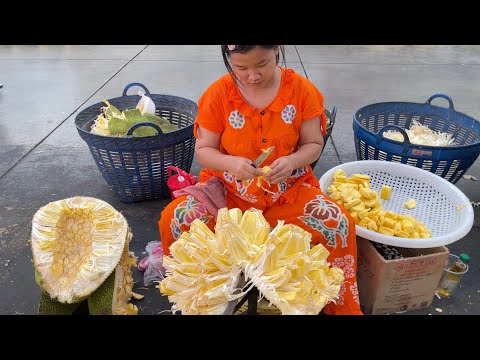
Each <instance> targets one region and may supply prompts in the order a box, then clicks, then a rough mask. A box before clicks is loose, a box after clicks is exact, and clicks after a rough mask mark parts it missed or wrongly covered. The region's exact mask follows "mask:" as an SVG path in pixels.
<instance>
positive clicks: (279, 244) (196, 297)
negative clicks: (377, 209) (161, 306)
mask: <svg viewBox="0 0 480 360" xmlns="http://www.w3.org/2000/svg"><path fill="white" fill-rule="evenodd" d="M214 230H215V232H212V231H211V230H210V229H209V228H208V227H207V226H206V225H205V224H204V223H203V222H202V221H200V220H198V219H196V220H194V221H193V223H192V225H191V227H190V230H189V231H188V232H183V233H182V235H180V237H179V238H178V239H177V240H176V241H175V242H174V243H173V244H172V245H171V246H170V253H171V256H164V258H163V266H164V267H165V269H166V270H167V271H166V277H165V278H164V279H163V280H162V281H161V282H160V284H159V285H158V286H157V288H159V289H160V292H161V293H162V294H164V295H167V296H168V299H169V301H170V302H172V303H173V306H172V311H173V312H175V311H177V310H180V311H181V312H182V314H185V315H193V314H195V315H198V314H208V315H221V314H224V313H225V311H226V309H227V305H228V303H229V302H230V301H234V300H238V299H239V298H241V297H243V296H245V295H246V294H247V293H248V291H249V290H251V289H252V288H253V287H254V286H255V287H256V288H257V289H258V291H259V294H260V297H261V298H262V299H263V298H264V299H266V300H268V301H269V303H270V304H271V305H272V306H274V307H277V308H278V309H279V310H280V312H281V313H282V314H289V315H316V314H319V313H320V311H321V310H322V309H323V307H324V306H325V305H326V304H327V303H329V302H330V301H334V300H335V299H336V298H337V297H338V294H339V291H340V286H341V284H342V283H343V281H344V276H343V271H342V270H341V269H339V268H337V267H331V266H330V263H328V261H327V257H328V255H329V252H328V250H327V249H326V248H325V247H324V246H323V245H321V244H318V245H315V246H313V247H311V245H310V242H311V238H312V235H311V234H310V233H309V232H307V231H305V230H303V229H302V228H300V227H298V226H296V225H292V224H285V222H284V221H278V224H277V226H276V227H275V228H274V229H271V228H270V225H269V223H268V222H267V221H266V219H265V217H264V216H263V214H262V212H261V211H260V210H257V209H253V208H252V209H250V210H247V211H245V213H243V214H242V211H241V210H240V209H238V208H234V209H230V210H228V209H226V208H223V209H220V210H219V212H218V216H217V222H216V225H215V229H214ZM240 277H243V278H244V279H245V281H246V284H245V285H244V286H240V285H239V281H240Z"/></svg>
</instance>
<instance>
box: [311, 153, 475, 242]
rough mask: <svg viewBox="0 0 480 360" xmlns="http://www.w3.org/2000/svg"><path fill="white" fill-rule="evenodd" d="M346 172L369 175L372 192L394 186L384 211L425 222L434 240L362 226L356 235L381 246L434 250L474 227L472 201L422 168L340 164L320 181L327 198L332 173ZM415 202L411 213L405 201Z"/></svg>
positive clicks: (368, 162) (373, 163)
mask: <svg viewBox="0 0 480 360" xmlns="http://www.w3.org/2000/svg"><path fill="white" fill-rule="evenodd" d="M337 169H343V170H344V171H345V172H346V173H347V176H351V175H352V174H354V173H362V174H366V175H370V184H371V187H372V189H374V190H376V191H378V192H380V189H381V188H382V185H389V186H391V187H392V194H391V197H390V200H383V199H382V200H381V201H382V204H383V207H384V209H385V211H387V210H391V211H393V212H395V213H398V214H402V215H407V214H408V215H412V216H414V217H415V218H416V219H417V220H418V221H421V222H423V223H424V224H425V225H426V226H427V227H428V228H429V229H430V232H431V234H432V237H431V238H426V239H422V238H418V239H407V238H400V237H395V236H389V235H384V234H380V233H377V232H374V231H371V230H368V229H366V228H364V227H361V226H359V225H357V226H356V232H357V235H359V236H361V237H363V238H365V239H368V240H371V241H374V242H377V243H381V244H387V245H393V246H400V247H406V248H431V247H436V246H441V245H447V244H451V243H453V242H455V241H457V240H460V239H461V238H463V237H464V236H465V235H466V234H468V232H469V231H470V229H471V228H472V226H473V207H472V204H471V203H470V200H469V199H468V198H467V197H466V196H465V194H464V193H463V192H462V191H460V190H459V189H458V188H457V187H456V186H455V185H453V184H452V183H450V182H448V181H447V180H445V179H444V178H442V177H440V176H438V175H435V174H433V173H430V172H428V171H425V170H423V169H420V168H417V167H414V166H410V165H405V164H401V163H395V162H389V161H381V160H363V161H353V162H349V163H345V164H341V165H338V166H336V167H334V168H333V169H330V170H329V171H327V172H326V173H325V174H324V175H323V176H322V177H321V178H320V188H321V189H322V191H323V192H324V193H325V194H326V195H328V191H327V189H328V187H329V186H330V185H331V183H332V176H333V172H334V171H335V170H337ZM411 198H413V199H415V201H416V202H417V206H416V207H415V208H413V209H411V210H409V209H407V208H406V207H405V202H406V201H407V200H409V199H411Z"/></svg>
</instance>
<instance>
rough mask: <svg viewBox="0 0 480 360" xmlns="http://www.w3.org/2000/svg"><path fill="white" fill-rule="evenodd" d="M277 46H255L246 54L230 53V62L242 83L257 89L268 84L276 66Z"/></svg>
mask: <svg viewBox="0 0 480 360" xmlns="http://www.w3.org/2000/svg"><path fill="white" fill-rule="evenodd" d="M277 54H278V48H276V49H264V48H262V47H260V46H256V47H255V48H253V49H252V50H250V51H249V52H247V53H246V54H240V53H235V52H232V53H230V64H231V65H232V69H233V71H234V72H235V74H236V75H237V77H238V78H239V79H240V81H241V82H242V84H243V85H244V86H245V87H247V88H249V89H258V88H263V87H266V86H268V85H269V84H270V82H271V80H272V79H273V76H274V74H275V69H276V67H277V61H276V56H277Z"/></svg>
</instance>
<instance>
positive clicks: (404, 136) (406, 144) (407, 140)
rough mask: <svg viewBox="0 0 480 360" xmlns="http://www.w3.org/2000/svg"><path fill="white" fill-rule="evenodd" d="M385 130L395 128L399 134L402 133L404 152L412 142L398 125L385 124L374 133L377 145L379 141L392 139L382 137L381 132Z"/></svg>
mask: <svg viewBox="0 0 480 360" xmlns="http://www.w3.org/2000/svg"><path fill="white" fill-rule="evenodd" d="M387 130H396V131H398V132H399V133H400V134H402V135H403V152H404V153H406V152H407V151H408V148H409V147H410V145H412V143H411V142H410V140H409V138H408V134H407V132H406V131H405V130H404V129H402V128H401V127H400V126H398V125H393V124H390V125H385V126H384V127H383V128H381V129H380V131H379V132H378V133H377V135H376V143H377V146H378V145H380V143H381V142H382V141H383V140H392V139H388V138H384V137H383V133H384V132H385V131H387ZM392 141H396V140H392ZM397 142H398V141H397ZM400 142H402V141H400Z"/></svg>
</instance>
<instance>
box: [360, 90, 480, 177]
mask: <svg viewBox="0 0 480 360" xmlns="http://www.w3.org/2000/svg"><path fill="white" fill-rule="evenodd" d="M435 98H443V99H446V100H447V101H448V103H449V107H448V108H444V107H440V106H434V105H432V104H431V102H432V100H434V99H435ZM413 120H416V121H418V122H419V123H421V124H423V125H425V126H428V127H429V128H430V129H432V130H434V131H441V132H446V133H449V134H452V137H453V138H455V140H454V142H453V143H452V144H451V145H450V146H424V145H417V144H412V143H410V142H409V141H408V135H407V133H406V132H405V130H404V129H408V128H410V125H411V123H412V121H413ZM386 130H396V131H399V132H400V133H402V135H403V137H404V139H405V141H403V142H399V141H395V140H391V139H387V138H384V137H383V133H384V132H385V131H386ZM353 133H354V137H355V150H356V153H357V159H358V160H385V161H394V162H401V163H404V164H407V165H411V166H416V167H419V168H422V169H424V170H427V171H430V172H432V173H434V174H437V175H439V176H441V177H443V178H445V179H446V180H448V181H450V182H451V183H456V182H457V181H458V180H459V179H460V178H461V177H462V175H463V174H464V173H465V172H466V171H467V170H468V169H469V168H470V166H471V165H472V164H473V163H474V162H475V160H476V159H477V157H478V155H479V154H480V122H479V121H477V120H475V119H474V118H472V117H470V116H467V115H465V114H462V113H460V112H458V111H455V109H454V106H453V101H452V99H451V98H450V97H448V96H447V95H443V94H435V95H433V96H431V97H430V98H429V99H428V100H427V102H426V103H424V104H421V103H409V102H385V103H377V104H371V105H367V106H365V107H362V108H361V109H360V110H358V111H357V112H356V113H355V115H354V117H353Z"/></svg>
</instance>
